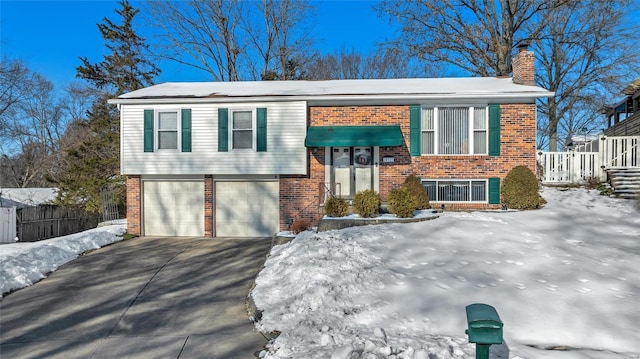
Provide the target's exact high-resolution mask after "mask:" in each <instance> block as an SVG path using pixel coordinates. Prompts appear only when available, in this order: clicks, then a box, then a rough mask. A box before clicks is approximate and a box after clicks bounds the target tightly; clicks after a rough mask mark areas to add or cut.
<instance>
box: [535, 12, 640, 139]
mask: <svg viewBox="0 0 640 359" xmlns="http://www.w3.org/2000/svg"><path fill="white" fill-rule="evenodd" d="M631 5H632V3H631V1H623V0H599V1H593V2H578V1H575V2H571V3H568V4H565V5H564V6H562V7H557V8H554V9H551V10H549V11H547V12H546V13H545V17H544V23H543V25H544V27H543V28H542V29H541V31H540V35H539V36H538V39H537V40H536V41H535V42H533V44H532V48H533V50H534V52H535V54H536V57H537V62H538V64H540V65H542V66H541V67H542V68H541V69H539V71H538V73H537V76H536V82H537V84H539V85H540V86H542V87H544V88H546V89H548V90H550V91H553V92H555V93H556V95H555V96H554V97H551V98H546V99H542V100H540V102H539V104H540V106H539V110H540V112H541V114H542V115H543V116H541V118H540V121H539V128H540V129H542V131H540V132H539V136H538V137H539V142H540V143H548V147H549V150H551V151H555V150H556V149H557V148H558V147H559V144H560V143H559V142H562V141H560V140H561V139H562V138H564V142H566V141H567V140H569V139H570V138H571V136H572V135H573V134H576V133H585V132H598V130H599V129H600V128H601V127H602V121H603V116H602V115H601V114H600V111H599V110H600V109H602V107H603V106H604V104H605V103H606V101H607V100H608V99H610V98H611V94H613V93H617V92H618V91H619V90H620V88H622V87H623V84H625V83H626V81H629V79H630V76H631V77H632V78H635V76H634V75H633V74H634V73H635V74H638V68H637V58H638V55H640V53H639V51H638V48H637V47H636V46H629V45H630V44H633V43H634V42H635V37H636V36H637V35H636V34H637V28H636V29H634V28H633V27H629V26H627V25H625V24H627V23H629V22H626V21H625V16H626V14H628V13H629V10H630V6H631Z"/></svg>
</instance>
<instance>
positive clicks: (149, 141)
mask: <svg viewBox="0 0 640 359" xmlns="http://www.w3.org/2000/svg"><path fill="white" fill-rule="evenodd" d="M144 152H153V110H144Z"/></svg>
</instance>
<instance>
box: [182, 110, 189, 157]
mask: <svg viewBox="0 0 640 359" xmlns="http://www.w3.org/2000/svg"><path fill="white" fill-rule="evenodd" d="M182 152H191V109H189V108H183V109H182Z"/></svg>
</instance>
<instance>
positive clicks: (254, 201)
mask: <svg viewBox="0 0 640 359" xmlns="http://www.w3.org/2000/svg"><path fill="white" fill-rule="evenodd" d="M279 188H280V187H279V183H278V182H266V181H265V182H260V181H253V182H216V183H215V197H214V201H215V210H216V212H215V231H216V236H217V237H226V236H231V237H265V236H267V237H268V236H272V235H274V234H275V233H277V232H278V228H279V218H280V214H279V199H278V197H279V193H280V189H279Z"/></svg>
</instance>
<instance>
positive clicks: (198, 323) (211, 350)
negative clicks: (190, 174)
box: [0, 237, 271, 359]
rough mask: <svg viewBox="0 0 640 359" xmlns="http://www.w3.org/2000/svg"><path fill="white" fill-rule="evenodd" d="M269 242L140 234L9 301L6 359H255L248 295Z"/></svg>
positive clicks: (258, 343) (3, 339) (3, 324)
mask: <svg viewBox="0 0 640 359" xmlns="http://www.w3.org/2000/svg"><path fill="white" fill-rule="evenodd" d="M270 245H271V241H270V239H269V238H259V239H258V238H251V239H239V238H228V239H220V238H215V239H210V238H207V239H204V238H152V237H141V238H134V239H131V240H128V241H124V242H120V243H116V244H113V245H111V246H108V247H105V248H101V249H99V250H96V251H94V252H91V253H89V254H85V255H84V256H81V257H79V258H78V259H76V260H75V261H73V262H70V263H68V264H65V265H64V266H62V267H60V268H59V269H58V270H57V271H56V272H54V273H52V274H51V275H50V276H49V277H48V278H46V279H44V280H42V281H40V282H38V283H36V284H35V285H33V286H31V287H27V288H24V289H21V290H19V291H17V292H14V293H11V294H9V295H8V296H6V297H5V298H3V299H2V300H1V301H0V358H21V359H27V358H92V359H93V358H96V359H97V358H118V359H121V358H153V359H156V358H158V359H160V358H162V359H164V358H180V359H191V358H194V359H195V358H215V359H217V358H225V359H226V358H234V359H235V358H248V359H249V358H255V356H254V355H255V353H256V352H258V351H259V350H260V349H261V348H262V346H263V345H264V344H265V343H266V340H265V338H264V337H263V336H262V335H260V334H259V333H258V332H256V331H255V330H254V327H253V324H252V323H251V322H250V321H249V319H248V317H247V312H246V310H245V306H244V298H245V297H246V295H247V294H248V293H249V290H250V287H251V284H252V283H253V280H254V278H255V276H256V275H257V274H258V272H259V271H260V269H261V267H262V265H263V263H264V260H265V258H266V255H267V253H268V251H269V248H270Z"/></svg>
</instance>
